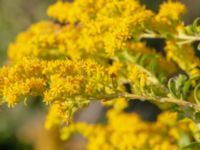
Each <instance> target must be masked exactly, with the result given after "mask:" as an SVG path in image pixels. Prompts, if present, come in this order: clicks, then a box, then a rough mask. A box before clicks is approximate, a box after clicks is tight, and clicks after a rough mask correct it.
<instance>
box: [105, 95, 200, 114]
mask: <svg viewBox="0 0 200 150" xmlns="http://www.w3.org/2000/svg"><path fill="white" fill-rule="evenodd" d="M113 98H126V99H139V100H149V101H152V102H158V103H173V104H177V105H178V106H182V107H191V108H194V109H195V110H196V111H200V105H198V104H194V103H191V102H188V101H185V100H182V99H176V98H171V97H149V96H142V95H135V94H129V93H119V94H111V95H106V96H104V97H103V98H102V100H103V101H108V100H111V99H113Z"/></svg>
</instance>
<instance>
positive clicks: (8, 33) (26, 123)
mask: <svg viewBox="0 0 200 150" xmlns="http://www.w3.org/2000/svg"><path fill="white" fill-rule="evenodd" d="M55 1H56V0H0V65H1V66H2V65H3V64H4V63H5V61H6V49H7V46H8V45H9V43H10V42H13V41H14V40H15V37H16V35H17V34H18V33H19V32H21V31H24V30H25V29H27V28H28V27H29V26H30V24H32V23H35V22H38V21H40V20H44V19H48V17H47V16H46V9H47V7H48V5H50V4H52V3H54V2H55ZM180 1H181V0H180ZM141 2H142V3H144V4H145V5H146V6H147V8H150V9H153V10H154V11H157V10H158V6H159V4H160V3H161V2H162V0H141ZM181 2H183V3H185V5H186V6H187V8H188V13H187V15H185V16H184V20H185V23H186V24H189V23H191V22H193V21H194V19H195V18H197V17H200V0H182V1H181ZM157 43H158V42H157ZM150 44H151V41H150ZM154 46H159V43H158V45H154ZM144 107H145V109H144ZM141 110H148V113H147V112H145V111H141ZM94 111H95V113H94ZM105 111H106V108H103V107H102V106H101V105H100V104H98V103H94V104H92V105H91V106H90V108H89V109H86V110H83V111H82V113H81V115H80V114H79V115H77V117H76V118H77V119H79V120H80V119H84V120H87V121H88V122H96V121H97V120H98V119H99V118H101V120H102V117H101V116H103V114H104V112H105ZM127 111H136V112H137V113H139V114H140V115H141V116H142V117H143V118H144V119H147V120H148V119H149V120H154V119H155V117H156V114H157V113H159V112H160V110H159V109H158V108H157V107H155V106H153V105H152V104H149V103H146V102H136V103H133V104H131V105H130V108H129V109H128V110H127ZM91 112H92V113H91ZM149 112H151V113H149ZM45 113H46V109H45V107H44V105H43V104H42V103H41V100H39V99H38V98H35V99H34V100H30V101H28V102H27V104H25V105H24V104H19V105H18V106H17V107H15V108H13V109H8V108H7V106H0V150H59V149H72V150H75V149H78V147H79V149H81V146H82V144H81V142H83V143H84V140H79V144H78V145H77V144H73V142H72V144H66V143H63V142H61V141H59V140H58V139H59V138H58V132H57V130H56V129H55V131H54V130H53V131H50V132H47V131H45V129H44V127H43V122H44V120H45ZM91 114H93V115H91ZM75 138H76V139H78V138H80V137H75ZM80 141H81V142H80ZM69 145H70V146H69ZM74 146H76V148H75V147H74ZM70 147H71V148H70ZM72 147H73V148H72Z"/></svg>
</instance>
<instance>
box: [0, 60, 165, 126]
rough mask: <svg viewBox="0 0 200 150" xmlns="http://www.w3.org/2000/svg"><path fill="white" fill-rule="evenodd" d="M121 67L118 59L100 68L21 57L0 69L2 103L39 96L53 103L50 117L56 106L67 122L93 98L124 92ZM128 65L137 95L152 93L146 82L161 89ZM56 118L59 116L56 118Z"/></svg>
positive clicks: (68, 61)
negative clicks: (147, 88) (19, 59)
mask: <svg viewBox="0 0 200 150" xmlns="http://www.w3.org/2000/svg"><path fill="white" fill-rule="evenodd" d="M120 66H121V65H120V64H118V63H117V62H114V63H113V65H112V66H109V67H103V66H100V65H98V64H96V63H95V62H93V61H91V60H85V61H71V60H51V61H50V60H48V61H47V60H39V59H31V58H29V59H28V58H26V59H25V58H24V59H23V60H21V61H18V62H17V63H16V64H14V65H13V66H5V67H3V68H2V69H1V70H0V83H1V86H0V95H1V97H2V98H3V100H2V102H6V103H8V105H9V106H11V107H12V106H14V105H15V104H17V103H18V102H20V101H22V100H26V99H27V98H29V97H30V96H41V97H43V101H44V102H45V103H46V104H53V106H52V109H50V115H49V117H48V118H50V119H49V120H53V119H51V118H54V116H57V115H55V114H56V113H57V112H56V111H55V110H57V109H56V108H58V106H59V108H60V109H59V110H63V111H62V113H59V114H60V115H59V116H58V118H60V117H61V118H62V116H65V117H63V120H65V122H68V121H69V120H70V119H71V117H72V116H73V114H74V112H75V111H76V110H77V109H78V108H81V107H83V106H85V105H86V104H89V103H90V102H91V101H92V100H101V99H106V98H108V99H113V98H115V97H113V96H112V95H114V96H117V94H119V93H120V92H121V93H124V92H125V90H124V88H123V87H122V85H123V82H120V81H118V79H120V78H123V76H122V75H120V72H119V70H120ZM128 68H129V69H131V71H133V72H134V73H135V75H134V74H132V75H128V76H127V78H128V79H129V80H130V81H131V82H135V83H138V82H140V84H139V86H136V87H134V88H133V90H134V92H135V93H136V94H140V93H141V91H143V92H144V94H147V95H148V92H149V93H151V91H152V90H154V89H156V87H155V88H154V89H151V91H148V90H146V89H145V88H146V87H145V86H144V85H147V84H148V86H149V87H154V86H157V87H158V88H159V89H162V88H160V87H159V83H157V82H155V81H153V80H152V81H148V78H151V76H150V75H149V74H146V73H145V71H144V70H143V69H142V68H140V67H139V66H134V65H132V67H128ZM125 71H126V70H125ZM127 71H129V70H127ZM127 71H126V72H127ZM126 74H128V73H126ZM134 76H135V77H134ZM152 78H153V77H152ZM135 85H136V84H135ZM140 85H142V87H140ZM156 90H158V89H156ZM159 91H162V90H159ZM163 91H164V90H163ZM164 94H166V93H164ZM106 95H111V97H106ZM54 104H55V106H54ZM52 116H53V117H52ZM67 116H68V117H67ZM55 120H60V119H56V118H55ZM63 120H62V121H63ZM49 122H50V123H48V124H51V121H49ZM56 122H57V121H56ZM52 124H54V123H52ZM47 126H51V125H47ZM52 126H53V125H52Z"/></svg>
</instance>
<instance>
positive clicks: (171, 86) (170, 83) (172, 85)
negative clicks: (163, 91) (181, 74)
mask: <svg viewBox="0 0 200 150" xmlns="http://www.w3.org/2000/svg"><path fill="white" fill-rule="evenodd" d="M174 80H175V79H174V78H171V79H169V81H168V88H169V91H170V93H171V94H172V95H173V96H174V97H176V87H175V81H174Z"/></svg>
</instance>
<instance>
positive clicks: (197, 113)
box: [195, 112, 200, 122]
mask: <svg viewBox="0 0 200 150" xmlns="http://www.w3.org/2000/svg"><path fill="white" fill-rule="evenodd" d="M195 120H196V121H198V122H200V112H196V113H195Z"/></svg>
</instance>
